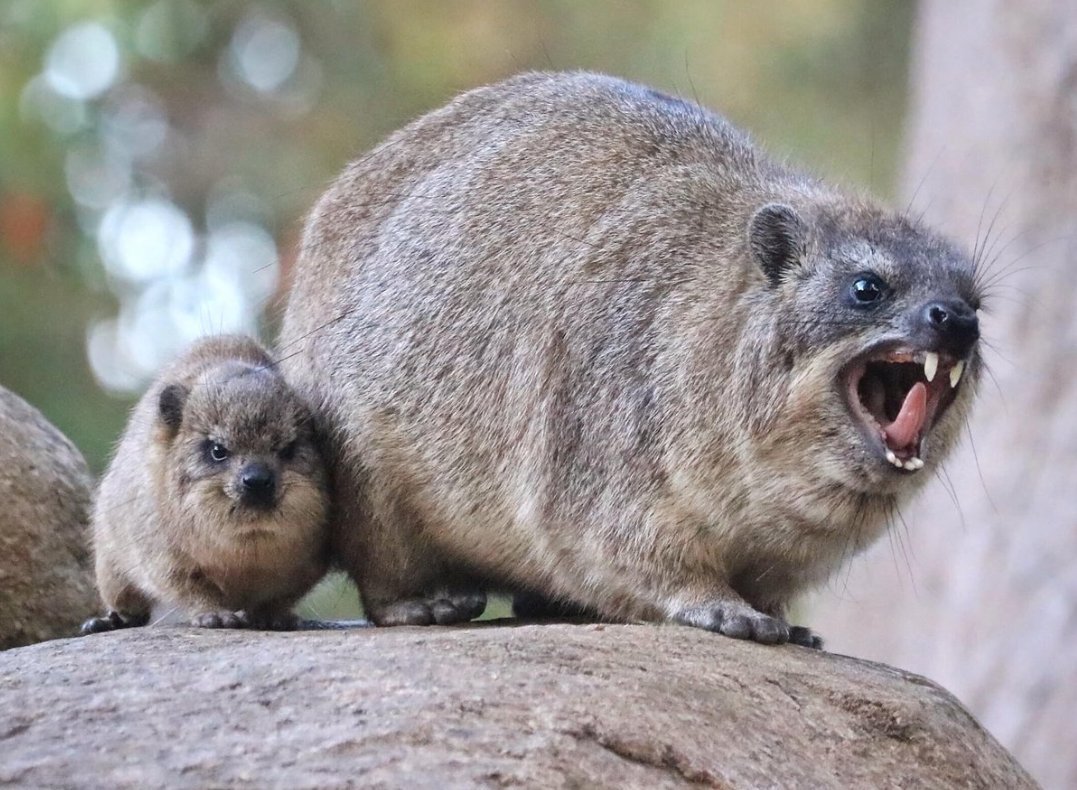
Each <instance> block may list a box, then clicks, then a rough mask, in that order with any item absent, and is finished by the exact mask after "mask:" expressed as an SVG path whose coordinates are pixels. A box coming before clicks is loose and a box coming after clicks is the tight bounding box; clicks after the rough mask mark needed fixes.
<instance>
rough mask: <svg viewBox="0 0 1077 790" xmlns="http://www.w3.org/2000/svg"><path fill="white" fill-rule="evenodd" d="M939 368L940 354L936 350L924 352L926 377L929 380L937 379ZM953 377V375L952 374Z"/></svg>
mask: <svg viewBox="0 0 1077 790" xmlns="http://www.w3.org/2000/svg"><path fill="white" fill-rule="evenodd" d="M938 369H939V355H938V354H936V353H935V352H934V351H928V352H927V353H926V354H924V378H926V379H927V380H928V381H934V380H935V371H937V370H938ZM951 378H953V377H952V375H951Z"/></svg>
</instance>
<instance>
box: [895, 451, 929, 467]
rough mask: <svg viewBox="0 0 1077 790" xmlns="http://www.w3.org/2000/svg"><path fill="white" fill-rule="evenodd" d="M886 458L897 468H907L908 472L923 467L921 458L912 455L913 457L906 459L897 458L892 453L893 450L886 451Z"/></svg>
mask: <svg viewBox="0 0 1077 790" xmlns="http://www.w3.org/2000/svg"><path fill="white" fill-rule="evenodd" d="M886 460H887V461H889V462H890V463H892V464H893V465H894V466H896V467H897V468H898V469H905V470H907V471H909V472H915V471H917V470H918V469H923V468H924V461H923V459H921V458H916V457H915V456H914V457H912V458H910V459H909V460H908V461H902V460H901V459H900V458H898V457H897V456H896V455H895V454H894V451H893V450H887V451H886Z"/></svg>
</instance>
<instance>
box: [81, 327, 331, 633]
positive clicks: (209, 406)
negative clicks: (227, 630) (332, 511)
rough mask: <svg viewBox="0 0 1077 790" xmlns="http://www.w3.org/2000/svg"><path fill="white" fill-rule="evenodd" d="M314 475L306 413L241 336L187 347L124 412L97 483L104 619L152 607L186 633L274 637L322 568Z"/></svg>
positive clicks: (103, 622) (322, 503)
mask: <svg viewBox="0 0 1077 790" xmlns="http://www.w3.org/2000/svg"><path fill="white" fill-rule="evenodd" d="M327 508H328V495H327V488H326V479H325V472H324V467H323V463H322V458H321V456H320V453H319V450H318V449H317V447H316V444H315V434H314V430H313V423H312V419H311V414H310V411H309V409H308V408H307V406H306V405H305V404H304V402H303V401H302V400H300V398H299V397H298V396H297V395H296V394H295V392H294V391H293V390H292V389H291V388H290V387H289V386H288V385H287V384H286V383H285V381H284V379H283V378H282V377H281V374H280V372H279V371H278V370H277V368H276V366H275V365H274V362H273V360H272V359H271V358H270V357H269V355H268V354H267V353H266V352H265V350H264V349H262V347H261V346H259V345H258V344H257V343H255V342H254V341H253V340H250V339H248V338H245V337H214V338H210V339H206V340H203V341H200V342H199V343H197V344H196V345H195V346H194V347H193V348H192V349H191V350H190V351H189V352H187V353H186V354H184V355H183V356H182V357H181V358H180V359H179V360H177V361H176V362H174V363H173V364H172V365H170V366H169V367H168V368H167V369H166V370H165V371H164V372H163V373H162V374H161V376H160V377H159V379H158V380H157V381H156V382H155V383H154V384H153V385H152V386H151V387H150V389H149V391H148V392H147V393H146V394H145V395H144V396H143V397H142V399H141V400H140V401H139V402H138V404H137V405H136V406H135V408H134V411H133V412H132V414H131V419H130V423H129V424H128V426H127V430H126V431H125V432H124V434H123V437H122V438H121V439H120V443H119V446H118V447H117V448H116V454H115V456H114V457H113V459H112V462H111V463H110V464H109V467H108V470H107V471H106V472H105V476H104V478H103V479H102V481H101V485H100V488H99V490H98V494H97V499H96V502H95V504H94V512H93V528H94V551H95V554H96V567H97V584H98V589H99V591H100V593H101V598H102V599H103V601H104V603H105V606H106V607H107V610H108V611H107V613H106V614H105V616H104V617H101V618H95V619H93V620H90V621H88V622H87V623H85V624H84V625H83V631H84V632H92V631H104V630H110V629H113V628H122V627H126V626H137V625H143V624H145V623H146V622H147V621H148V619H149V617H150V612H151V609H152V607H153V606H154V605H155V604H161V605H162V606H168V607H176V608H179V609H180V610H182V611H184V612H185V613H186V614H187V615H188V616H189V617H190V618H191V622H192V624H194V625H201V626H208V627H242V626H246V625H250V626H254V627H260V628H288V627H292V626H293V625H294V623H295V619H294V615H293V614H292V613H291V607H292V606H293V605H294V604H295V602H296V601H297V600H298V599H299V598H300V596H302V595H303V593H305V592H306V591H307V590H309V589H310V587H311V586H312V585H313V584H314V583H315V582H316V581H318V579H319V578H321V576H322V574H323V573H324V572H325V569H326V563H327V556H328V555H327V540H326V513H327Z"/></svg>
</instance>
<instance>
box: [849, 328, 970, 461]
mask: <svg viewBox="0 0 1077 790" xmlns="http://www.w3.org/2000/svg"><path fill="white" fill-rule="evenodd" d="M964 372H965V361H964V360H961V359H956V358H954V357H951V356H949V355H947V354H941V353H937V352H934V351H922V350H917V349H911V348H908V347H905V346H903V347H898V348H891V349H889V350H879V351H874V352H871V353H869V354H867V355H865V356H864V357H862V358H860V359H859V360H857V361H855V362H854V363H853V364H852V365H851V366H849V367H848V368H847V369H846V373H845V376H844V381H845V391H846V397H847V399H848V401H849V406H850V408H851V410H852V412H853V413H854V414H855V415H856V416H857V417H858V418H859V419H860V420H861V422H863V424H864V427H865V428H866V429H867V431H868V433H869V434H871V435H872V436H873V437H876V438H877V439H878V440H879V441H880V442H881V444H882V446H881V451H882V453H883V455H885V457H886V460H887V461H889V462H890V463H891V464H893V465H894V466H895V467H897V468H898V469H903V470H905V471H908V472H915V471H917V470H919V469H922V468H923V467H924V461H923V459H922V458H921V457H920V445H921V442H922V441H923V439H924V437H925V436H927V435H928V433H929V432H930V431H931V428H932V427H933V426H934V425H935V423H936V422H937V421H938V419H939V418H940V417H941V416H942V415H943V414H944V413H945V411H946V409H947V408H948V407H949V406H950V404H951V403H953V401H954V397H955V396H956V395H957V388H958V385H959V384H960V383H961V377H962V375H963V374H964Z"/></svg>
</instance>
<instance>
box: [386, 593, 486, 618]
mask: <svg viewBox="0 0 1077 790" xmlns="http://www.w3.org/2000/svg"><path fill="white" fill-rule="evenodd" d="M485 610H486V593H484V592H474V591H468V592H445V593H439V594H436V595H431V596H429V597H424V598H403V599H400V600H396V601H389V602H386V603H377V602H371V603H369V604H367V616H368V617H369V618H370V619H371V620H373V621H374V623H375V624H376V625H386V626H387V625H433V624H435V623H436V624H437V625H452V624H454V623H466V622H467V621H468V620H474V619H475V618H476V617H478V616H479V615H480V614H482V613H483V612H484V611H485Z"/></svg>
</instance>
